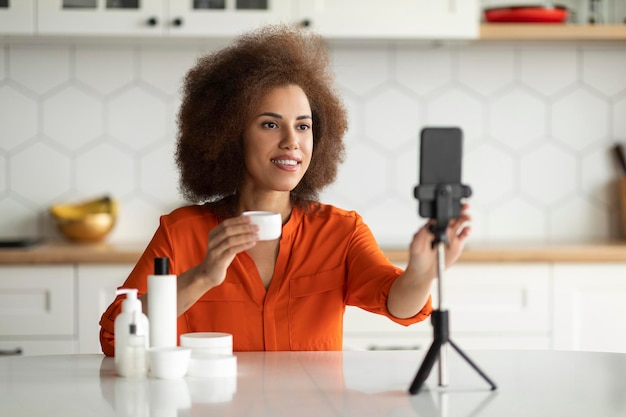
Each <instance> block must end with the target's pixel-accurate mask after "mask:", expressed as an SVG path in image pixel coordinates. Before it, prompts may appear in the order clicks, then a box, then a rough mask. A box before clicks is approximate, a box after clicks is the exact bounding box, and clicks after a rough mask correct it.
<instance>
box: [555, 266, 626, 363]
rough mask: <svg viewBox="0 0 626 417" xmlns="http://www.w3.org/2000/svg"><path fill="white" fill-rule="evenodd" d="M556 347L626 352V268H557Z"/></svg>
mask: <svg viewBox="0 0 626 417" xmlns="http://www.w3.org/2000/svg"><path fill="white" fill-rule="evenodd" d="M554 293H555V299H554V329H555V333H554V347H555V349H564V350H586V351H605V352H622V353H623V352H626V264H623V263H613V264H600V265H599V264H557V265H555V267H554Z"/></svg>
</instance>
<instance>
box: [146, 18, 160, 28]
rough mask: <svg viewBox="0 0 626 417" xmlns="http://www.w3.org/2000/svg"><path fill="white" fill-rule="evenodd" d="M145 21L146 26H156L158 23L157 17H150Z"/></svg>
mask: <svg viewBox="0 0 626 417" xmlns="http://www.w3.org/2000/svg"><path fill="white" fill-rule="evenodd" d="M146 23H147V24H148V26H156V25H157V23H159V19H157V18H156V17H151V18H149V19H148V20H147V21H146Z"/></svg>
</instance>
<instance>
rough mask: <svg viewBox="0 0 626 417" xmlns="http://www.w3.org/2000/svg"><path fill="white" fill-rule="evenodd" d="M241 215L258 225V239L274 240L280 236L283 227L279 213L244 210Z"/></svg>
mask: <svg viewBox="0 0 626 417" xmlns="http://www.w3.org/2000/svg"><path fill="white" fill-rule="evenodd" d="M243 215H244V216H248V217H250V219H251V221H252V224H256V225H257V226H259V240H274V239H278V238H279V237H280V235H281V233H282V229H283V219H282V217H281V215H280V213H275V212H273V211H244V212H243Z"/></svg>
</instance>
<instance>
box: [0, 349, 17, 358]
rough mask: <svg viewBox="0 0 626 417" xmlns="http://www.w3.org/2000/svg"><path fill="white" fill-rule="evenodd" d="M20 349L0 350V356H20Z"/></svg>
mask: <svg viewBox="0 0 626 417" xmlns="http://www.w3.org/2000/svg"><path fill="white" fill-rule="evenodd" d="M21 354H22V348H21V347H16V348H15V349H0V356H10V355H21Z"/></svg>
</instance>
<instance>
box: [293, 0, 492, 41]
mask: <svg viewBox="0 0 626 417" xmlns="http://www.w3.org/2000/svg"><path fill="white" fill-rule="evenodd" d="M299 5H300V7H299V12H298V13H299V20H300V21H302V22H306V23H307V24H308V26H309V27H311V28H312V29H313V30H315V31H316V32H318V33H321V34H322V35H324V36H327V37H330V38H334V39H343V38H355V39H358V38H375V39H376V38H379V39H389V38H399V39H402V38H408V39H411V38H424V39H463V38H466V39H473V38H477V37H478V29H479V22H480V7H479V3H478V0H387V1H373V0H315V1H311V0H300V2H299Z"/></svg>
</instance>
